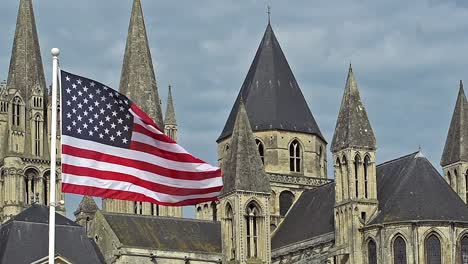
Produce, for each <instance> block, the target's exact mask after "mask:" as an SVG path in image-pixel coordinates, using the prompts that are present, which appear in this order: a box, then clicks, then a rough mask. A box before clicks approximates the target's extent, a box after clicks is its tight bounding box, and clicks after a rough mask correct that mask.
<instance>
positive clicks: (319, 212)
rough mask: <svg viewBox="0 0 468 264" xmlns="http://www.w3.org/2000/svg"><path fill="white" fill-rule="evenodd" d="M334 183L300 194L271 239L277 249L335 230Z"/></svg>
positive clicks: (273, 246) (272, 245)
mask: <svg viewBox="0 0 468 264" xmlns="http://www.w3.org/2000/svg"><path fill="white" fill-rule="evenodd" d="M334 206H335V183H328V184H326V185H323V186H321V187H319V188H316V189H313V190H307V191H305V192H303V193H302V195H301V197H300V198H299V199H298V200H297V202H296V203H295V204H294V206H293V207H292V208H291V210H290V211H289V212H288V214H287V215H286V218H285V219H284V221H283V222H282V223H281V225H280V226H279V227H278V230H277V231H276V232H275V233H274V235H273V237H272V239H271V248H272V249H277V248H281V247H284V246H287V245H290V244H294V243H297V242H300V241H304V240H307V239H310V238H313V237H317V236H320V235H324V234H326V233H330V232H333V231H334V230H335V227H334V226H335V223H334V222H333V221H334V220H333V219H334V218H333V208H334Z"/></svg>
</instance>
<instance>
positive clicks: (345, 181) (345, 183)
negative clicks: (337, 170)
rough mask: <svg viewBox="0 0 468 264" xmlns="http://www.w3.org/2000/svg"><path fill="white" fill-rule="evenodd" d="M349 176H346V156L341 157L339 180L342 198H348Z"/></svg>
mask: <svg viewBox="0 0 468 264" xmlns="http://www.w3.org/2000/svg"><path fill="white" fill-rule="evenodd" d="M349 180H350V179H349V178H348V160H347V159H346V156H343V158H341V181H342V186H343V199H344V198H349V195H350V190H349V184H348V182H349Z"/></svg>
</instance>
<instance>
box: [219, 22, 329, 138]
mask: <svg viewBox="0 0 468 264" xmlns="http://www.w3.org/2000/svg"><path fill="white" fill-rule="evenodd" d="M241 98H242V99H243V100H244V104H245V105H246V108H247V111H248V114H249V118H250V122H251V125H252V128H253V130H254V131H265V130H282V131H291V132H299V133H307V134H313V135H316V136H318V137H319V138H321V139H322V140H323V141H325V139H324V137H323V136H322V133H321V132H320V128H319V126H318V125H317V122H316V121H315V118H314V116H313V114H312V112H311V111H310V109H309V106H308V105H307V102H306V100H305V98H304V95H303V94H302V91H301V88H300V87H299V84H298V83H297V81H296V78H295V77H294V74H293V72H292V70H291V67H290V66H289V63H288V61H287V59H286V56H285V55H284V53H283V51H282V49H281V46H280V44H279V42H278V39H277V38H276V36H275V33H274V31H273V28H272V26H271V25H270V24H268V25H267V28H266V30H265V33H264V35H263V38H262V41H261V42H260V45H259V47H258V49H257V53H256V54H255V57H254V60H253V62H252V64H251V66H250V69H249V71H248V73H247V76H246V77H245V80H244V83H243V84H242V87H241V89H240V92H239V94H238V96H237V99H236V102H235V103H234V106H233V107H232V109H231V113H230V114H229V117H228V120H227V121H226V124H225V125H224V129H223V132H222V133H221V135H220V136H219V138H218V140H217V141H218V142H220V141H222V140H223V139H225V138H228V137H229V136H231V134H232V131H233V128H234V121H235V119H236V115H237V113H238V108H239V104H240V99H241Z"/></svg>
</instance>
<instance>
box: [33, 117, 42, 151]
mask: <svg viewBox="0 0 468 264" xmlns="http://www.w3.org/2000/svg"><path fill="white" fill-rule="evenodd" d="M34 153H35V155H36V156H40V155H41V117H40V116H39V115H36V117H35V119H34Z"/></svg>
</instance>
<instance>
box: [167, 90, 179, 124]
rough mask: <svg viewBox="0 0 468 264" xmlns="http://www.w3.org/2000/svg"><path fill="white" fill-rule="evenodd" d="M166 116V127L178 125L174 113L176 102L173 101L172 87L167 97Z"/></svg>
mask: <svg viewBox="0 0 468 264" xmlns="http://www.w3.org/2000/svg"><path fill="white" fill-rule="evenodd" d="M166 107H167V108H166V116H165V117H164V125H174V126H175V125H177V121H176V115H175V111H174V102H173V100H172V86H171V85H169V92H168V95H167V106H166Z"/></svg>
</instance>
